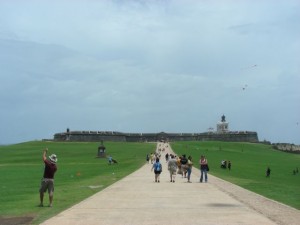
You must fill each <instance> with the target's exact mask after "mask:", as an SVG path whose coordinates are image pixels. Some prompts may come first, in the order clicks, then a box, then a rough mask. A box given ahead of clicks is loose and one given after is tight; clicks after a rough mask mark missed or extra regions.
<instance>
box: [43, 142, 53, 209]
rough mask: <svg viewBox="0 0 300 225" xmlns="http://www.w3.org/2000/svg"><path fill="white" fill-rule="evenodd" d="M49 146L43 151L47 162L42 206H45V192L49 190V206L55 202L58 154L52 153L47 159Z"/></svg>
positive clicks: (44, 159)
mask: <svg viewBox="0 0 300 225" xmlns="http://www.w3.org/2000/svg"><path fill="white" fill-rule="evenodd" d="M47 152H48V148H46V149H45V150H44V152H43V161H44V163H45V169H44V175H43V179H42V182H41V187H40V205H39V206H40V207H43V206H44V205H43V204H44V203H43V201H44V193H45V192H46V191H47V190H48V194H49V207H52V204H53V192H54V174H55V172H56V171H57V166H56V162H57V156H56V155H55V154H52V155H50V156H49V159H47Z"/></svg>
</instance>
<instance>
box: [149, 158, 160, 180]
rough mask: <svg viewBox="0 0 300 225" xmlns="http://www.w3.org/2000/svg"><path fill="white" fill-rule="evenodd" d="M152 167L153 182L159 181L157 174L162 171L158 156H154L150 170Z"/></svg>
mask: <svg viewBox="0 0 300 225" xmlns="http://www.w3.org/2000/svg"><path fill="white" fill-rule="evenodd" d="M153 169H154V174H155V182H160V181H159V175H160V174H161V172H162V165H161V163H160V162H159V158H156V162H155V163H154V164H153V166H152V168H151V171H152V170H153Z"/></svg>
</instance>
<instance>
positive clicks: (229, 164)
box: [228, 161, 231, 170]
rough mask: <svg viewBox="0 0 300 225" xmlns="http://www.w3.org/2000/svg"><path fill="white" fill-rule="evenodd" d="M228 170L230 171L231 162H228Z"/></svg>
mask: <svg viewBox="0 0 300 225" xmlns="http://www.w3.org/2000/svg"><path fill="white" fill-rule="evenodd" d="M228 169H229V170H231V162H230V161H228Z"/></svg>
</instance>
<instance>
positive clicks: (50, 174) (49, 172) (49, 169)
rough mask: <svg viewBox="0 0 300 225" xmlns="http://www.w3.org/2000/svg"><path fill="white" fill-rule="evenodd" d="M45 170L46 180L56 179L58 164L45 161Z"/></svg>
mask: <svg viewBox="0 0 300 225" xmlns="http://www.w3.org/2000/svg"><path fill="white" fill-rule="evenodd" d="M44 162H45V170H44V178H48V179H54V173H55V172H56V170H57V167H56V164H54V163H51V162H50V161H48V160H45V161H44Z"/></svg>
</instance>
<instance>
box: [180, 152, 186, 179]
mask: <svg viewBox="0 0 300 225" xmlns="http://www.w3.org/2000/svg"><path fill="white" fill-rule="evenodd" d="M187 162H188V159H187V158H186V155H182V157H181V159H180V164H181V170H182V176H184V178H186V173H187Z"/></svg>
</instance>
